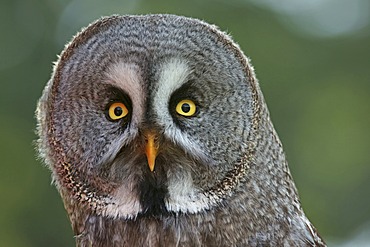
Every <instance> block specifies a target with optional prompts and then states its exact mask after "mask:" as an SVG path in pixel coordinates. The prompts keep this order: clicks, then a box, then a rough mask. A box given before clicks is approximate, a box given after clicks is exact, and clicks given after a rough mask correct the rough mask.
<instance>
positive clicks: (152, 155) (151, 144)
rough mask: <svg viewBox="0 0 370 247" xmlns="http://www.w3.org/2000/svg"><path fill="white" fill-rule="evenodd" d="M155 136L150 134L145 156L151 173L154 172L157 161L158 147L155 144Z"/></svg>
mask: <svg viewBox="0 0 370 247" xmlns="http://www.w3.org/2000/svg"><path fill="white" fill-rule="evenodd" d="M155 137H156V136H155V135H154V134H148V135H147V139H146V147H145V154H146V157H147V160H148V165H149V169H150V171H151V172H153V171H154V167H155V159H156V157H157V150H158V147H157V146H156V143H155Z"/></svg>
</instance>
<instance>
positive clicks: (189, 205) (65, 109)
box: [38, 15, 258, 219]
mask: <svg viewBox="0 0 370 247" xmlns="http://www.w3.org/2000/svg"><path fill="white" fill-rule="evenodd" d="M254 80H255V78H254V74H253V70H252V68H251V67H250V65H249V64H248V61H247V59H246V58H245V57H244V55H243V54H242V53H241V51H240V50H239V48H238V47H237V46H236V45H235V44H234V43H233V42H232V41H231V40H230V39H229V38H228V36H226V35H225V34H223V33H221V32H220V31H219V30H217V29H216V28H214V27H211V26H209V25H206V24H204V23H202V22H200V21H197V20H193V19H185V18H181V21H180V19H179V18H178V17H176V16H170V15H163V16H161V15H159V16H151V17H150V18H149V17H148V16H145V17H144V16H124V17H110V18H105V19H101V20H99V21H97V22H96V23H94V24H92V25H90V26H89V27H88V28H86V29H85V30H83V31H82V32H81V33H80V34H78V35H77V36H76V37H75V38H74V39H73V40H72V42H71V43H70V44H69V45H68V46H67V47H66V49H65V50H64V51H63V53H62V55H61V57H60V59H59V61H58V63H57V64H56V66H55V70H54V74H53V76H52V79H51V80H50V81H49V83H48V86H47V87H46V89H45V91H44V95H43V97H42V99H41V100H40V103H39V110H38V118H39V121H40V126H39V132H40V136H41V138H42V139H41V147H42V148H41V149H43V150H44V156H45V159H46V161H47V163H48V164H49V166H50V167H51V169H52V171H53V174H54V177H55V180H56V183H57V185H58V187H59V189H60V190H61V191H63V194H68V195H69V196H70V200H71V201H73V202H74V203H76V204H82V205H87V208H89V209H91V210H93V211H94V212H96V213H98V214H101V215H107V216H113V217H123V218H127V219H130V218H135V217H137V216H139V215H158V214H166V213H197V212H199V211H202V210H205V209H210V208H212V207H214V206H215V205H217V203H220V202H221V200H223V199H224V198H225V197H227V196H229V194H230V193H231V189H232V187H233V186H236V185H235V184H234V183H228V181H229V180H230V177H233V176H238V173H240V171H236V167H237V164H239V163H240V161H241V160H242V159H244V158H245V157H246V156H248V152H249V151H250V150H249V139H250V138H251V135H252V134H253V126H254V124H255V123H254V122H253V119H255V116H256V114H258V112H257V109H256V107H255V105H253V103H252V102H255V100H252V99H253V97H256V89H255V85H254V84H253V83H254Z"/></svg>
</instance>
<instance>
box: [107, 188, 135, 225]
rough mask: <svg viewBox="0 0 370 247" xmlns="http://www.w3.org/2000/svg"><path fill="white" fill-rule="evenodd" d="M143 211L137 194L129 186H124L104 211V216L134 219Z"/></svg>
mask: <svg viewBox="0 0 370 247" xmlns="http://www.w3.org/2000/svg"><path fill="white" fill-rule="evenodd" d="M141 211H142V208H141V205H140V202H139V199H138V198H137V193H136V192H135V191H133V190H130V188H129V186H127V185H122V186H121V187H119V188H118V189H117V191H116V192H115V193H114V195H113V197H112V200H111V201H110V203H108V204H107V205H106V207H105V209H104V211H103V215H106V216H109V217H113V218H124V219H134V218H135V217H136V216H137V215H138V214H139V213H140V212H141Z"/></svg>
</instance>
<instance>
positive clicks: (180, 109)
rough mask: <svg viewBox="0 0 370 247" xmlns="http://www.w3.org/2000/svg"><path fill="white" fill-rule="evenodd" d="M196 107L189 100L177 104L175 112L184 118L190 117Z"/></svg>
mask: <svg viewBox="0 0 370 247" xmlns="http://www.w3.org/2000/svg"><path fill="white" fill-rule="evenodd" d="M196 110H197V106H196V105H195V103H194V102H193V101H192V100H190V99H184V100H181V101H180V102H179V103H177V106H176V112H177V113H178V114H180V115H182V116H185V117H191V116H193V115H194V114H195V112H196Z"/></svg>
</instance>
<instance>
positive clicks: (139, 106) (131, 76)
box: [106, 62, 145, 125]
mask: <svg viewBox="0 0 370 247" xmlns="http://www.w3.org/2000/svg"><path fill="white" fill-rule="evenodd" d="M106 77H107V82H108V83H109V84H111V85H113V86H115V87H118V88H120V89H122V90H123V91H124V92H125V93H127V94H128V96H129V97H130V99H131V101H132V108H133V109H132V111H133V112H132V118H131V124H134V125H138V124H139V123H140V122H141V120H142V117H143V113H144V105H145V102H144V101H145V92H144V88H143V81H142V76H141V70H140V68H139V66H138V65H137V64H132V63H124V62H118V63H115V64H113V65H112V66H111V67H110V68H109V70H108V72H107V73H106Z"/></svg>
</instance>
